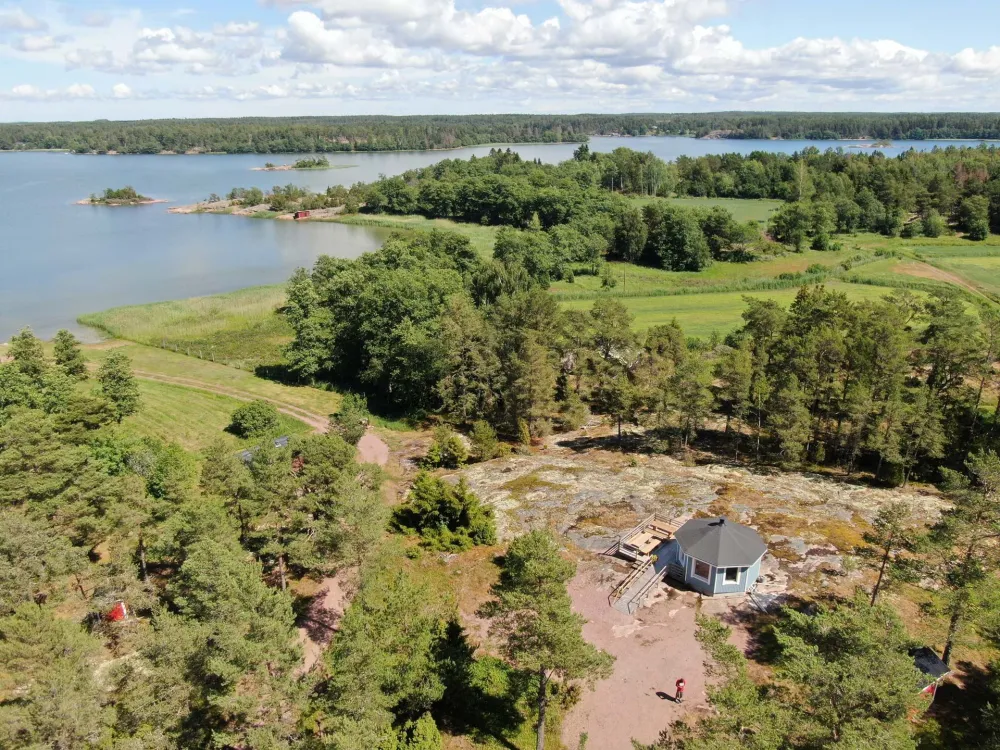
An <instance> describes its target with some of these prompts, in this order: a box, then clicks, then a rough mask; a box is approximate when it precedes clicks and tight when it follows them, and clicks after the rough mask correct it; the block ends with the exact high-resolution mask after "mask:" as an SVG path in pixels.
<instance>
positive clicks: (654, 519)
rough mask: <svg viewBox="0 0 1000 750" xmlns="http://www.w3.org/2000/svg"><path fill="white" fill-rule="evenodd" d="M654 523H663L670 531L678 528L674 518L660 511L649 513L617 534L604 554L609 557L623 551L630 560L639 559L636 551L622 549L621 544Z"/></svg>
mask: <svg viewBox="0 0 1000 750" xmlns="http://www.w3.org/2000/svg"><path fill="white" fill-rule="evenodd" d="M654 523H661V524H663V525H664V526H666V527H667V528H668V529H669V530H670V531H671V532H674V531H677V529H678V528H679V527H678V525H677V524H676V523H675V519H674V518H671V517H668V516H665V515H663V514H661V513H651V514H650V515H648V516H647V517H646V518H644V519H643V520H642V522H641V523H638V524H636V525H635V526H633V527H632V528H631V529H629V530H628V531H626V532H625V533H624V534H619V535H618V540H617V541H616V542H615V543H614V544H612V545H611V546H610V547H609V548H608V549H607V550H606V551H605V553H604V554H606V555H608V556H610V557H614V556H615V555H617V554H620V553H624V555H625V556H626V557H628V558H630V559H632V560H638V559H639V555H638V553H635V552H632V551H631V550H623V549H622V546H623V545H624V544H625V543H627V541H628V540H629V539H631V538H632V537H634V536H635V535H636V534H639V533H640V532H642V530H643V529H645V528H646V527H647V526H650V525H652V524H654Z"/></svg>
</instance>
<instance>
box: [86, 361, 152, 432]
mask: <svg viewBox="0 0 1000 750" xmlns="http://www.w3.org/2000/svg"><path fill="white" fill-rule="evenodd" d="M97 382H98V383H99V385H100V392H101V395H102V396H104V398H106V399H107V400H108V401H109V402H110V403H111V406H112V408H113V409H114V412H115V418H116V419H117V420H118V422H119V424H120V423H121V421H122V420H123V419H125V417H128V416H131V415H132V414H135V413H136V412H137V411H139V406H140V404H141V398H140V396H139V383H138V381H137V380H136V379H135V375H133V374H132V360H130V359H129V358H128V355H126V354H125V353H124V352H121V351H118V350H117V349H115V350H112V351H111V352H110V353H109V354H108V356H107V357H105V358H104V361H103V362H101V366H100V367H99V368H98V370H97Z"/></svg>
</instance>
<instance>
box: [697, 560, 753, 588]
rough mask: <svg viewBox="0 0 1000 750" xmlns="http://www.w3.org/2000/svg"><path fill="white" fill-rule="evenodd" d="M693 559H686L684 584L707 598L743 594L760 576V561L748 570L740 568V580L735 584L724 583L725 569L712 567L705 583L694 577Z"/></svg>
mask: <svg viewBox="0 0 1000 750" xmlns="http://www.w3.org/2000/svg"><path fill="white" fill-rule="evenodd" d="M694 563H695V560H694V558H693V557H688V559H687V566H686V568H685V576H684V582H685V583H687V585H688V586H690V587H691V588H693V589H694V590H695V591H700V592H701V593H703V594H707V595H708V596H713V595H715V594H743V593H745V592H746V590H747V589H748V588H750V586H751V585H752V584H753V582H754V581H756V580H757V577H758V576H759V575H760V560H758V561H757V562H755V563H754V564H753V565H751V566H750V567H748V568H740V578H739V581H738V582H737V583H726V571H725V568H716V567H712V569H711V572H710V573H709V576H708V579H709V580H707V581H705V580H702V579H701V578H699V577H697V576H695V574H694Z"/></svg>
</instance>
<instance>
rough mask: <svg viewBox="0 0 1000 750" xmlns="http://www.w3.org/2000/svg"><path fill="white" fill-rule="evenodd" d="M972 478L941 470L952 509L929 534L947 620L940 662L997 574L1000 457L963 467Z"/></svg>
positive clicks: (981, 456) (975, 459)
mask: <svg viewBox="0 0 1000 750" xmlns="http://www.w3.org/2000/svg"><path fill="white" fill-rule="evenodd" d="M966 467H967V469H968V471H969V474H970V476H971V479H969V478H966V477H965V476H963V475H961V474H959V473H957V472H954V471H951V470H949V469H942V473H943V474H944V475H945V479H946V486H948V487H949V489H950V493H949V495H950V497H951V499H952V502H953V503H954V505H953V507H951V508H949V509H947V510H945V511H943V512H942V514H941V520H940V521H939V522H938V523H937V524H935V526H934V527H933V528H932V529H931V536H930V539H931V542H932V543H933V545H934V562H933V568H932V570H933V574H934V577H935V578H936V579H937V581H938V582H939V583H940V584H941V586H942V589H943V592H944V593H945V603H944V605H943V610H944V614H945V615H946V616H947V617H948V633H947V635H946V638H945V647H944V653H943V654H942V657H941V658H942V660H943V661H944V662H945V664H947V663H949V661H950V660H951V655H952V651H953V650H954V647H955V642H956V640H957V638H958V636H959V633H960V630H961V628H962V626H963V625H965V624H966V623H967V622H968V621H969V619H970V618H972V617H973V615H974V614H975V612H976V609H977V605H978V603H979V601H980V599H981V593H982V589H983V587H984V586H986V585H988V584H990V583H992V579H993V577H994V576H995V575H996V573H997V571H998V570H1000V555H998V551H997V546H996V541H997V539H1000V503H998V498H1000V458H998V457H997V455H996V454H995V453H993V452H992V451H990V452H988V453H977V454H974V455H972V456H970V457H969V460H968V461H967V462H966Z"/></svg>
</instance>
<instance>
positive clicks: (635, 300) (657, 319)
mask: <svg viewBox="0 0 1000 750" xmlns="http://www.w3.org/2000/svg"><path fill="white" fill-rule="evenodd" d="M826 287H827V289H833V290H837V291H840V292H844V293H845V294H847V296H848V297H849V298H850V299H852V300H859V299H881V298H882V297H884V296H886V295H887V294H891V293H892V292H893V291H894V290H892V289H890V288H887V287H880V286H871V285H865V284H846V283H843V282H839V281H834V282H830V283H828V284H826ZM797 293H798V288H792V289H778V290H774V291H762V292H706V293H704V294H684V295H672V296H660V297H623V298H621V302H622V303H623V304H624V305H625V306H626V307H627V308H628V309H629V312H631V313H632V314H633V315H634V316H635V322H634V326H635V328H637V329H640V330H645V329H648V328H650V327H651V326H655V325H663V324H666V323H669V322H670V321H671V320H674V319H676V320H677V322H678V323H679V324H680V326H681V327H682V328H683V329H684V333H686V334H687V335H689V336H697V337H707V336H709V335H711V334H712V332H713V331H716V332H718V333H719V334H720V335H725V334H727V333H729V332H730V331H733V330H735V329H736V328H739V326H740V325H741V324H742V322H743V321H742V318H741V317H740V316H741V315H742V314H743V310H744V309H746V302H745V301H744V298H745V297H756V298H761V299H773V300H775V301H776V302H777V303H778V304H780V305H783V306H785V307H787V306H788V305H790V304H791V303H792V300H794V299H795V295H796V294H797ZM593 304H594V303H593V300H567V301H566V302H564V303H563V307H565V308H567V309H570V310H588V309H590V307H591V306H592V305H593Z"/></svg>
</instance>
